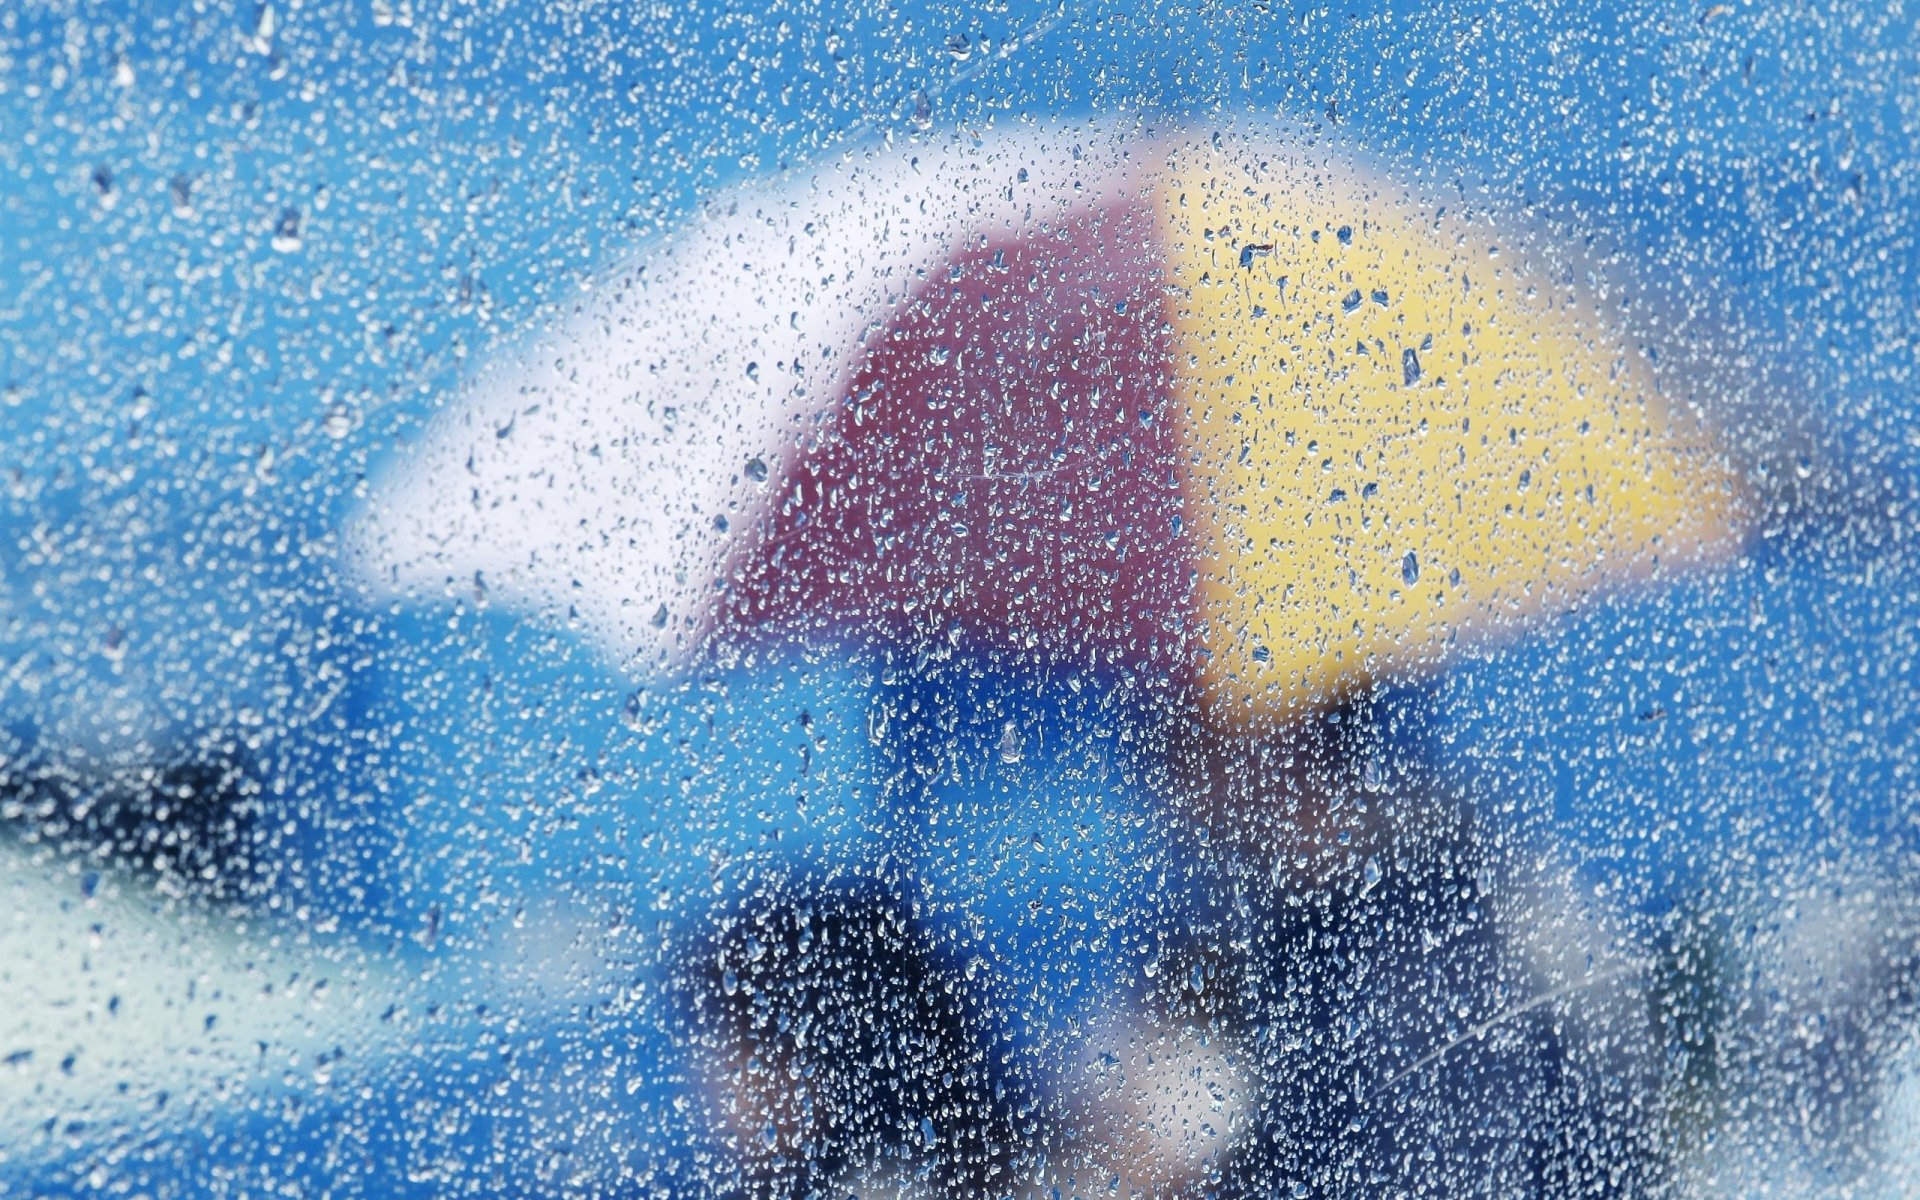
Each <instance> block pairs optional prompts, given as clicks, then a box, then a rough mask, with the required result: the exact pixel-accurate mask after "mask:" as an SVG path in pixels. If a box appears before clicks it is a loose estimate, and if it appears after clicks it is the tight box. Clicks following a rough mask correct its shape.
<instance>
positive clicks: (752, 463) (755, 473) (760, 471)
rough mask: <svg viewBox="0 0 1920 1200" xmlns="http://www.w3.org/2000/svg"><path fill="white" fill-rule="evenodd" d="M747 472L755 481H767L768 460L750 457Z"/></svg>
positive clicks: (748, 476)
mask: <svg viewBox="0 0 1920 1200" xmlns="http://www.w3.org/2000/svg"><path fill="white" fill-rule="evenodd" d="M746 474H747V478H748V479H751V480H753V481H754V482H755V483H765V482H766V481H767V463H766V460H765V459H762V458H750V459H748V460H747V468H746Z"/></svg>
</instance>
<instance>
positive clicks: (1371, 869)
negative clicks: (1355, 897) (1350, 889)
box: [1360, 858, 1382, 895]
mask: <svg viewBox="0 0 1920 1200" xmlns="http://www.w3.org/2000/svg"><path fill="white" fill-rule="evenodd" d="M1381 875H1382V872H1381V870H1380V860H1379V859H1377V858H1369V859H1367V865H1366V866H1365V867H1363V868H1361V871H1360V877H1361V880H1362V884H1361V888H1360V890H1361V893H1362V894H1363V895H1364V894H1365V893H1367V892H1371V891H1372V890H1373V889H1374V888H1377V887H1379V886H1380V878H1381Z"/></svg>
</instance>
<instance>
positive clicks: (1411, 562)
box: [1400, 550, 1420, 586]
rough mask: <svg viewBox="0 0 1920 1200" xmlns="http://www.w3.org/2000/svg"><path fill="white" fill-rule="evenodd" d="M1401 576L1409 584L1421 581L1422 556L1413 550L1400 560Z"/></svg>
mask: <svg viewBox="0 0 1920 1200" xmlns="http://www.w3.org/2000/svg"><path fill="white" fill-rule="evenodd" d="M1400 578H1401V579H1403V580H1405V581H1406V583H1407V584H1408V585H1409V586H1411V585H1413V584H1416V583H1418V582H1420V556H1419V555H1417V554H1415V553H1414V552H1413V551H1411V550H1409V551H1407V556H1406V557H1405V558H1403V559H1401V560H1400Z"/></svg>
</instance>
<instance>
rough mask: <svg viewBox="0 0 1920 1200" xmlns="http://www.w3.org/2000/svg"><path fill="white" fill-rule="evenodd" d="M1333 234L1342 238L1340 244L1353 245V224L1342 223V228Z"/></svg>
mask: <svg viewBox="0 0 1920 1200" xmlns="http://www.w3.org/2000/svg"><path fill="white" fill-rule="evenodd" d="M1333 236H1335V237H1337V238H1339V239H1340V244H1341V245H1342V246H1351V245H1353V226H1351V225H1342V226H1341V227H1340V228H1338V229H1336V230H1334V231H1333Z"/></svg>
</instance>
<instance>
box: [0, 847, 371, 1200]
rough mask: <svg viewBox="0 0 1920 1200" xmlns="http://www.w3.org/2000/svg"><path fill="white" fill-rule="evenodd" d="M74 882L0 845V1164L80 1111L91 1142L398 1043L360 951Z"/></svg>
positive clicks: (63, 868)
mask: <svg viewBox="0 0 1920 1200" xmlns="http://www.w3.org/2000/svg"><path fill="white" fill-rule="evenodd" d="M88 878H89V875H88V873H87V872H85V871H83V870H82V869H81V868H80V867H78V866H76V865H73V864H71V863H68V862H66V861H63V860H59V859H52V858H47V857H43V856H36V855H35V854H33V853H32V852H30V851H29V850H27V849H26V848H23V847H21V846H19V845H17V844H14V843H11V842H0V879H4V882H0V896H3V897H4V911H3V912H0V997H4V1004H0V1167H3V1166H5V1165H6V1164H7V1162H8V1161H9V1160H10V1159H13V1160H16V1161H17V1160H18V1159H19V1158H20V1157H26V1158H33V1157H38V1156H40V1155H42V1154H44V1153H46V1152H48V1151H49V1150H52V1151H54V1152H57V1151H58V1148H59V1145H60V1144H61V1143H63V1142H64V1141H65V1139H66V1137H67V1131H68V1130H69V1129H70V1128H77V1127H78V1126H80V1125H82V1124H84V1125H85V1126H87V1127H89V1129H90V1130H91V1131H90V1132H88V1133H87V1134H86V1139H87V1141H88V1142H89V1143H90V1144H96V1145H97V1144H98V1142H97V1141H96V1139H97V1138H98V1137H99V1130H100V1128H101V1127H102V1126H109V1127H111V1126H116V1125H122V1124H134V1123H138V1122H140V1121H142V1120H143V1119H146V1118H149V1117H151V1118H154V1119H157V1120H160V1121H164V1122H167V1123H169V1124H178V1123H183V1122H194V1123H202V1124H203V1123H204V1121H205V1116H204V1114H205V1112H206V1109H205V1108H204V1107H202V1106H205V1105H213V1106H216V1107H219V1106H224V1105H243V1104H247V1103H250V1102H254V1101H257V1100H259V1099H260V1098H262V1097H265V1096H269V1095H272V1094H276V1093H284V1092H288V1091H293V1090H298V1089H312V1088H315V1087H324V1086H325V1085H326V1084H327V1083H328V1082H329V1077H330V1075H331V1074H332V1072H333V1071H334V1070H336V1069H341V1068H345V1069H351V1068H353V1067H354V1066H356V1065H359V1064H365V1063H366V1062H368V1061H369V1060H371V1059H374V1058H375V1057H377V1056H379V1055H382V1054H385V1053H387V1052H389V1051H391V1050H392V1049H394V1048H395V1047H396V1046H397V1045H398V1044H399V1043H400V1040H401V1037H402V1035H403V1034H404V1032H405V1027H406V1026H405V1023H404V1022H403V1021H400V1020H396V1019H383V1017H390V1016H391V1011H390V1010H392V1009H393V1008H394V1007H395V1004H396V1002H397V1001H398V999H399V997H400V995H401V992H402V989H401V987H400V986H399V985H398V983H397V981H396V980H395V979H393V978H391V977H389V976H388V975H387V974H385V973H383V972H382V971H380V970H379V969H378V968H377V967H376V966H375V965H373V964H372V963H371V962H370V961H368V960H366V959H364V958H362V957H359V956H357V955H353V954H350V953H340V952H334V953H324V954H323V953H319V952H316V951H315V950H314V949H312V948H311V947H309V946H306V945H303V944H300V939H298V938H297V935H295V934H292V933H290V932H289V931H287V930H286V929H285V928H284V927H276V928H271V929H269V928H265V927H259V928H255V929H253V930H247V929H245V928H243V927H242V926H240V925H239V924H237V923H235V922H233V921H231V920H227V919H225V918H223V917H221V916H218V915H216V914H212V913H207V912H203V911H200V910H197V909H194V908H192V907H190V906H187V905H184V904H181V903H178V902H175V901H170V900H166V899H164V898H162V897H160V896H158V895H156V894H155V893H152V892H149V891H146V890H144V889H142V888H141V887H140V886H138V885H137V884H134V883H131V882H128V881H125V880H116V879H114V878H111V877H107V878H101V879H98V882H97V883H96V884H95V885H94V886H91V887H88V886H86V885H85V883H84V882H83V881H85V880H87V879H88ZM89 892H91V894H88V893H89ZM193 1114H201V1115H200V1116H199V1117H195V1116H194V1115H193ZM46 1139H52V1142H53V1144H52V1145H51V1146H50V1145H48V1144H47V1141H46Z"/></svg>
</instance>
